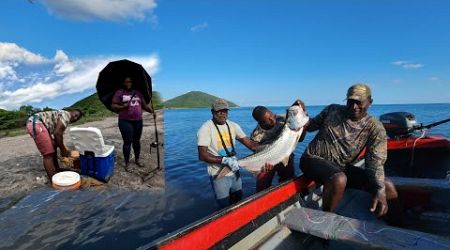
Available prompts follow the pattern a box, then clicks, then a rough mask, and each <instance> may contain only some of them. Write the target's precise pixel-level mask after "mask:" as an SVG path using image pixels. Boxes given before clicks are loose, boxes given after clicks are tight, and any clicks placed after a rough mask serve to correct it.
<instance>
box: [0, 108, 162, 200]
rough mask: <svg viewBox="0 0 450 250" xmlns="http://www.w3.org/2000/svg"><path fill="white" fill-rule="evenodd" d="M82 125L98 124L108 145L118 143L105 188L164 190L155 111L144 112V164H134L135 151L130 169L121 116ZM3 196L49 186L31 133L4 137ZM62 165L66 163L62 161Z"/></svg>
mask: <svg viewBox="0 0 450 250" xmlns="http://www.w3.org/2000/svg"><path fill="white" fill-rule="evenodd" d="M156 115H157V126H158V135H159V136H158V137H159V141H160V143H163V142H164V126H163V111H162V110H158V111H156ZM79 127H97V128H99V129H100V130H101V131H102V134H103V137H104V140H105V144H106V145H114V147H115V154H116V162H115V168H114V176H113V177H112V178H111V179H110V180H109V182H108V183H107V184H105V185H103V187H104V188H108V187H117V188H122V189H132V190H152V191H156V190H162V189H163V188H164V166H163V163H164V150H163V147H161V146H160V164H161V170H158V169H157V166H158V164H157V155H156V152H157V150H156V148H152V149H151V153H150V143H151V142H154V141H155V130H154V121H153V116H152V115H151V114H148V113H146V114H144V129H143V132H142V138H141V162H142V163H143V165H144V166H143V167H138V166H137V165H135V164H134V155H133V152H132V158H131V160H130V161H131V164H130V167H129V169H128V171H126V170H125V168H124V159H123V155H122V138H121V135H120V131H119V128H118V126H117V117H109V118H106V119H104V120H101V121H95V122H89V123H85V124H82V125H79ZM69 128H70V127H69ZM24 129H25V128H24ZM68 130H69V129H66V133H65V136H64V141H65V143H66V145H67V146H68V147H69V148H71V147H72V142H71V141H70V137H69V136H68V134H67V132H68ZM0 149H1V153H0V171H1V173H2V174H1V175H0V196H2V197H4V196H9V195H11V194H15V193H23V192H29V191H31V190H33V189H36V188H40V187H45V186H48V185H49V181H48V179H47V175H46V173H45V170H44V167H43V165H42V157H41V155H40V153H39V151H38V149H37V148H36V145H35V143H34V141H33V139H32V138H31V137H30V136H29V135H28V134H26V135H21V136H16V137H6V138H0ZM60 166H64V165H63V164H62V163H60Z"/></svg>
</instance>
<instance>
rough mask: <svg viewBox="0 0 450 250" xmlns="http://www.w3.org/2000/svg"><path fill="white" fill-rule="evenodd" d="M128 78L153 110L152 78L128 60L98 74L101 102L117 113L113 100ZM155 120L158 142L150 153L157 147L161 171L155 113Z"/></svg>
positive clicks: (157, 141) (111, 64)
mask: <svg viewBox="0 0 450 250" xmlns="http://www.w3.org/2000/svg"><path fill="white" fill-rule="evenodd" d="M127 77H130V78H131V79H132V80H133V89H136V90H138V91H139V92H141V94H142V95H143V96H144V99H145V102H146V103H149V102H150V103H151V106H152V108H153V102H152V78H151V77H150V75H149V74H148V73H147V71H145V69H144V67H142V65H140V64H138V63H135V62H132V61H129V60H126V59H124V60H119V61H114V62H110V63H108V65H106V67H105V68H104V69H102V71H100V73H99V74H98V79H97V85H96V87H97V94H98V97H99V98H100V101H101V102H102V103H103V104H104V105H105V106H106V108H107V109H109V110H111V111H113V112H115V111H114V110H112V109H111V103H112V98H113V96H114V93H115V92H116V91H117V90H119V89H121V88H123V81H124V79H125V78H127ZM153 110H154V109H153ZM153 120H154V123H155V139H156V142H152V143H150V153H151V148H152V147H156V154H157V160H158V169H161V165H160V158H159V146H160V143H159V137H158V129H157V126H156V113H155V112H153ZM161 146H162V145H161Z"/></svg>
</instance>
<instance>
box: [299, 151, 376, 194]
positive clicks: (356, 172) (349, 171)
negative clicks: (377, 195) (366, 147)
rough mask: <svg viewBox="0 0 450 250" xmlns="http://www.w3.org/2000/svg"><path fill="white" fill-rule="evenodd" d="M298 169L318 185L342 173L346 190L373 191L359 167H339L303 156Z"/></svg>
mask: <svg viewBox="0 0 450 250" xmlns="http://www.w3.org/2000/svg"><path fill="white" fill-rule="evenodd" d="M300 168H301V170H302V172H303V174H304V175H305V176H306V177H308V178H309V179H311V180H313V181H315V182H318V183H320V184H324V183H325V182H327V181H328V180H329V179H330V178H331V177H333V175H335V174H337V173H344V174H345V175H346V176H347V185H346V187H347V188H356V189H362V190H365V191H368V192H374V191H375V190H374V189H373V187H371V185H370V183H371V182H370V180H369V177H368V176H367V174H366V172H365V171H364V169H362V168H359V167H355V166H345V167H341V166H339V165H338V164H336V163H334V162H332V161H327V160H324V159H319V158H311V157H305V156H303V157H302V158H301V159H300Z"/></svg>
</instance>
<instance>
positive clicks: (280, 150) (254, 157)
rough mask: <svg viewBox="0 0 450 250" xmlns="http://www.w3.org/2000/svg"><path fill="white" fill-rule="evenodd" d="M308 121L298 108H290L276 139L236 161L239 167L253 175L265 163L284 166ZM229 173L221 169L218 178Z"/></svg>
mask: <svg viewBox="0 0 450 250" xmlns="http://www.w3.org/2000/svg"><path fill="white" fill-rule="evenodd" d="M308 120H309V117H308V116H307V115H306V114H305V112H304V111H303V109H302V108H301V107H300V106H297V105H295V106H291V107H290V108H289V109H288V115H287V120H286V124H285V125H284V127H283V129H282V131H281V132H280V134H279V136H278V137H277V139H276V140H274V141H273V142H272V143H270V144H268V145H267V146H266V147H264V148H263V149H261V150H259V151H258V152H256V153H254V154H251V155H249V156H247V157H244V158H242V159H240V160H238V164H239V166H240V167H242V168H244V169H246V170H248V171H249V172H251V173H253V174H258V173H259V172H260V171H261V168H262V167H264V165H265V163H269V164H271V165H275V164H278V163H280V162H283V164H284V165H285V166H286V165H287V162H288V160H289V156H290V155H291V154H292V153H293V152H294V150H295V148H296V147H297V143H298V140H299V139H300V137H301V135H302V133H303V126H304V125H305V124H306V123H307V122H308ZM230 171H231V170H230V169H229V168H228V167H225V168H222V170H221V171H220V173H219V174H218V178H220V177H223V176H225V175H226V174H227V173H229V172H230Z"/></svg>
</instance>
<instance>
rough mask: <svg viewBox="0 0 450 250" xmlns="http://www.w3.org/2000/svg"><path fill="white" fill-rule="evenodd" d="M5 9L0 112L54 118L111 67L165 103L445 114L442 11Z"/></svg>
mask: <svg viewBox="0 0 450 250" xmlns="http://www.w3.org/2000/svg"><path fill="white" fill-rule="evenodd" d="M32 2H33V3H30V2H29V1H27V0H22V1H21V0H3V1H1V2H0V9H1V10H2V15H0V91H1V92H0V107H3V108H8V109H13V108H18V107H19V106H20V105H23V104H32V105H34V106H40V107H43V106H47V105H48V106H52V107H64V106H68V105H70V104H72V103H73V102H75V101H76V100H78V99H80V98H82V97H84V96H87V95H88V94H91V93H93V92H94V91H95V90H94V87H95V81H96V77H97V74H98V71H99V70H100V69H101V68H102V67H103V66H105V64H106V63H107V62H108V61H109V60H115V59H121V58H130V59H132V60H135V61H138V62H140V63H141V64H143V65H144V67H146V68H147V69H148V71H150V74H151V75H152V78H153V82H154V89H155V90H157V91H159V92H161V93H162V96H163V98H164V99H166V100H167V99H170V98H173V97H175V96H177V95H180V94H183V93H186V92H188V91H191V90H201V91H205V92H208V93H211V94H213V95H217V96H221V97H224V98H227V99H229V100H232V101H235V102H236V103H238V104H240V105H242V106H252V105H258V104H263V105H288V104H290V103H292V101H293V100H294V99H297V98H300V99H303V100H304V101H305V102H306V103H307V104H309V105H317V104H328V103H343V99H344V98H345V93H346V89H347V88H348V87H349V86H350V85H351V84H353V83H355V82H361V81H362V82H366V83H368V84H369V85H370V86H372V88H373V95H374V101H375V103H379V104H381V103H436V102H446V103H448V102H450V83H449V82H450V32H448V31H449V30H450V15H448V13H450V2H449V1H444V0H442V1H388V0H377V1H360V0H354V1H331V0H330V1H293V0H292V1H256V0H255V1H206V0H205V1H177V0H175V1H157V0H155V1H151V0H128V1H120V0H66V1H54V0H36V1H32Z"/></svg>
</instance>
